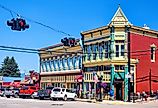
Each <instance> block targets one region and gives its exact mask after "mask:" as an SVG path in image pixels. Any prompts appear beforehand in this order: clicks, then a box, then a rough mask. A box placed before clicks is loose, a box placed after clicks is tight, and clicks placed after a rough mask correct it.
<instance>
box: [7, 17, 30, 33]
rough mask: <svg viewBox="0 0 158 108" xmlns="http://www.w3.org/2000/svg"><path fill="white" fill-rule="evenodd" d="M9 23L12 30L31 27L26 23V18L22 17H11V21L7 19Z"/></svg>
mask: <svg viewBox="0 0 158 108" xmlns="http://www.w3.org/2000/svg"><path fill="white" fill-rule="evenodd" d="M7 25H8V26H11V29H12V30H17V31H21V30H25V29H26V28H27V29H28V28H29V25H28V24H26V21H25V20H24V19H21V18H16V19H14V18H13V19H11V21H7Z"/></svg>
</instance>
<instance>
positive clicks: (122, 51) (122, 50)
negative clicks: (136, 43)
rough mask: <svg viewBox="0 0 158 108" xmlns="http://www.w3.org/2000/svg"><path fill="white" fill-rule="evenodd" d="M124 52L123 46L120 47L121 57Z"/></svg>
mask: <svg viewBox="0 0 158 108" xmlns="http://www.w3.org/2000/svg"><path fill="white" fill-rule="evenodd" d="M124 50H125V46H124V45H121V56H124Z"/></svg>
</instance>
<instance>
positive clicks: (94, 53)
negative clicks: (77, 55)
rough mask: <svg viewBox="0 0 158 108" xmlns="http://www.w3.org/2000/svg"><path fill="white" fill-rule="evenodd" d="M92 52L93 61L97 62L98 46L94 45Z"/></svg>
mask: <svg viewBox="0 0 158 108" xmlns="http://www.w3.org/2000/svg"><path fill="white" fill-rule="evenodd" d="M92 48H93V49H92V50H93V60H96V57H97V54H96V53H97V51H96V50H97V46H96V45H92Z"/></svg>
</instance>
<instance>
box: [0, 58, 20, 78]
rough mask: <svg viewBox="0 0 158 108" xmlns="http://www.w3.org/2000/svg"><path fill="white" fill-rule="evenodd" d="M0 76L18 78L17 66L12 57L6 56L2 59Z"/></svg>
mask: <svg viewBox="0 0 158 108" xmlns="http://www.w3.org/2000/svg"><path fill="white" fill-rule="evenodd" d="M0 76H8V77H20V72H19V69H18V64H17V63H16V61H15V59H14V57H11V58H9V57H8V56H7V57H6V58H5V59H4V61H3V62H2V67H1V68H0Z"/></svg>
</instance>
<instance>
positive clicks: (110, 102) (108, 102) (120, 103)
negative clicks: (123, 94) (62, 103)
mask: <svg viewBox="0 0 158 108" xmlns="http://www.w3.org/2000/svg"><path fill="white" fill-rule="evenodd" d="M76 101H80V102H89V103H100V104H101V103H106V104H113V105H117V104H119V105H127V104H140V103H141V104H143V103H149V102H152V101H153V100H152V99H150V98H148V100H147V101H142V100H141V99H138V100H135V103H133V101H132V100H131V102H124V101H117V100H115V101H111V100H103V101H102V102H98V101H96V100H95V99H79V98H78V99H76Z"/></svg>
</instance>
